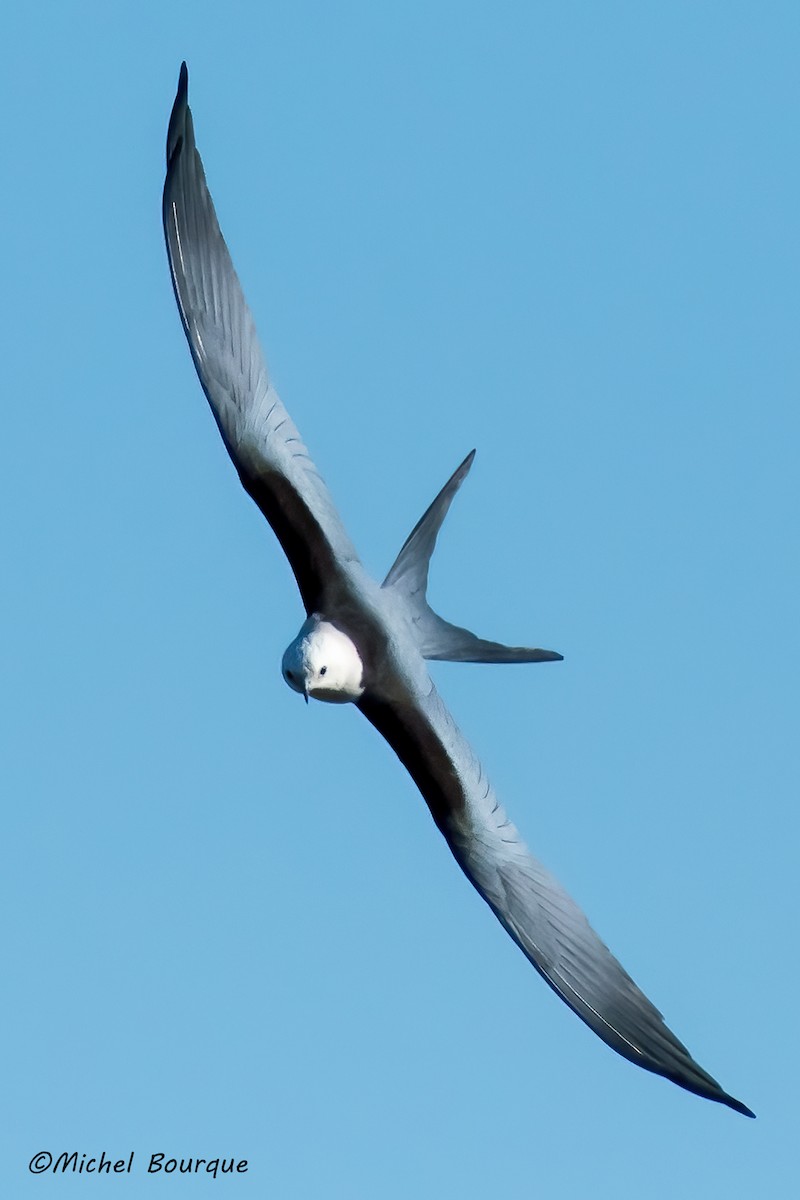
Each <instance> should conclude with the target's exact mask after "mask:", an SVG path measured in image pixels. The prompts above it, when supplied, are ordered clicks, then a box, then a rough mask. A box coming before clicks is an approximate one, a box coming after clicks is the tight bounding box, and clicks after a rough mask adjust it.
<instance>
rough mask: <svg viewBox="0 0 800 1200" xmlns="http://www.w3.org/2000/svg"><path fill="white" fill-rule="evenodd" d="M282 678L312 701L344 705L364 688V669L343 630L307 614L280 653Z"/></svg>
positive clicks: (355, 697)
mask: <svg viewBox="0 0 800 1200" xmlns="http://www.w3.org/2000/svg"><path fill="white" fill-rule="evenodd" d="M282 669H283V678H284V679H285V680H286V682H287V683H288V685H289V687H290V688H293V689H294V691H296V692H300V693H301V695H303V696H305V698H306V701H307V700H308V697H309V696H313V697H314V699H315V700H328V701H329V702H330V703H333V704H346V703H347V701H348V700H358V698H359V696H360V695H361V694H362V692H363V691H364V685H363V682H362V680H363V674H364V668H363V665H362V662H361V658H360V657H359V653H358V651H357V650H356V648H355V646H354V645H353V643H352V642H351V640H350V638H349V637H348V636H347V634H346V633H342V631H341V629H337V628H336V626H335V625H331V623H330V622H329V621H323V620H322V619H321V618H320V617H317V616H313V617H309V618H308V620H307V621H306V623H305V625H303V627H302V629H301V630H300V632H299V633H298V635H297V637H296V638H295V639H294V641H293V642H291V643H290V645H289V646H288V647H287V649H286V652H285V654H284V656H283V663H282Z"/></svg>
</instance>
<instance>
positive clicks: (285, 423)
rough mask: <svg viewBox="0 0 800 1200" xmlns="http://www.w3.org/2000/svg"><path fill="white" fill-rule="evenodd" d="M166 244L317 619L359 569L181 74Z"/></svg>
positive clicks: (232, 434)
mask: <svg viewBox="0 0 800 1200" xmlns="http://www.w3.org/2000/svg"><path fill="white" fill-rule="evenodd" d="M163 218H164V235H165V238H166V243H167V254H168V257H169V264H170V270H171V273H172V282H173V286H174V289H175V298H176V300H177V302H178V308H179V310H180V314H181V319H182V321H183V327H184V330H185V333H186V338H187V340H188V342H189V349H190V350H191V353H192V358H193V360H194V364H195V367H196V368H197V373H198V375H199V377H200V382H201V384H202V386H203V390H204V392H205V394H206V397H207V398H208V402H209V404H210V406H211V411H212V412H213V414H214V417H215V419H216V422H217V425H218V426H219V430H220V433H221V434H222V438H223V441H224V442H225V445H226V447H227V450H228V453H229V454H230V456H231V459H232V460H233V463H234V465H235V467H236V469H237V471H238V472H239V476H240V479H241V481H242V483H243V485H244V487H245V488H246V490H247V491H248V492H249V494H250V495H251V496H252V498H253V499H254V500H255V502H256V504H257V505H258V506H259V508H260V509H261V510H262V512H263V513H264V515H265V516H266V517H267V520H268V521H269V522H270V524H271V525H272V527H273V529H274V530H275V533H276V534H277V536H278V539H279V541H280V542H281V545H282V546H283V549H284V551H285V552H286V555H287V557H288V559H289V562H290V564H291V566H292V569H293V571H294V573H295V576H296V577H297V582H298V585H299V587H300V592H301V595H302V597H303V601H304V603H305V606H306V609H307V611H308V612H309V613H310V612H312V611H314V609H315V608H317V607H318V606H319V604H320V597H321V594H322V591H323V589H324V588H325V587H331V586H332V585H333V586H335V583H336V581H337V578H338V576H339V572H340V570H341V567H342V565H343V564H344V563H346V562H355V561H357V556H356V552H355V549H354V548H353V545H352V543H351V541H350V539H349V537H348V536H347V533H346V532H345V529H344V526H343V525H342V523H341V520H340V519H339V516H338V514H337V512H336V509H335V507H334V504H333V501H332V499H331V496H330V493H329V492H328V489H327V487H326V486H325V484H324V483H323V481H322V479H321V477H320V475H319V474H318V472H317V470H316V467H315V466H314V464H313V462H312V460H311V458H310V456H309V454H308V451H307V449H306V447H305V446H304V445H303V442H302V440H301V438H300V435H299V433H298V431H297V428H296V426H295V425H294V422H293V421H292V419H291V417H290V416H289V414H288V413H287V411H286V409H285V408H284V406H283V404H282V403H281V401H280V399H279V398H278V394H277V392H276V391H275V388H274V387H273V386H272V384H271V382H270V379H269V374H268V371H267V365H266V362H265V361H264V357H263V354H262V352H261V347H260V346H259V343H258V338H257V335H256V330H255V325H254V323H253V318H252V316H251V314H250V310H249V309H248V307H247V303H246V301H245V298H244V295H243V293H242V289H241V286H240V284H239V280H238V278H237V275H236V272H235V270H234V267H233V263H232V262H231V257H230V254H229V253H228V248H227V246H226V245H225V241H224V238H223V236H222V233H221V231H220V228H219V224H218V222H217V217H216V213H215V211H214V205H213V202H212V200H211V196H210V194H209V191H208V188H207V186H206V180H205V173H204V171H203V164H202V161H201V159H200V155H199V153H198V151H197V147H196V146H195V140H194V128H193V122H192V114H191V111H190V109H189V105H188V74H187V71H186V64H185V63H184V65H183V66H182V67H181V73H180V80H179V83H178V92H177V95H176V97H175V104H174V106H173V110H172V115H171V118H170V123H169V133H168V135H167V176H166V181H165V184H164V200H163Z"/></svg>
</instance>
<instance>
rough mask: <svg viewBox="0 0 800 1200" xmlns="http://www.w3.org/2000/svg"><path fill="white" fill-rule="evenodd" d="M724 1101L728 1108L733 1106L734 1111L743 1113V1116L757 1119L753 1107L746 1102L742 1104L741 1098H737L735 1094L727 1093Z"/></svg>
mask: <svg viewBox="0 0 800 1200" xmlns="http://www.w3.org/2000/svg"><path fill="white" fill-rule="evenodd" d="M724 1103H725V1104H727V1106H728V1108H732V1109H733V1111H734V1112H738V1113H741V1114H742V1116H743V1117H752V1119H753V1120H754V1121H755V1119H756V1114H755V1113H754V1112H753V1110H752V1108H748V1107H747V1105H746V1104H742V1102H741V1100H735V1099H734V1097H733V1096H728V1095H726V1096H725V1100H724Z"/></svg>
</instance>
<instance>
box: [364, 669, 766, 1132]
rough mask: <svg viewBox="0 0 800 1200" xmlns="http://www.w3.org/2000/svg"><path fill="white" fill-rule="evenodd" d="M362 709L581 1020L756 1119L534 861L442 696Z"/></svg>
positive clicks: (368, 699) (495, 907) (683, 1083)
mask: <svg viewBox="0 0 800 1200" xmlns="http://www.w3.org/2000/svg"><path fill="white" fill-rule="evenodd" d="M358 707H359V708H360V709H361V711H362V712H363V713H364V715H365V716H366V717H367V719H368V720H369V721H370V722H371V723H372V724H373V725H374V726H375V728H376V729H377V730H378V731H379V732H380V733H381V734H382V735H383V736H384V737H385V738H386V740H387V742H388V743H389V745H390V746H391V747H392V749H393V750H394V751H395V753H396V754H397V755H398V757H399V758H400V760H401V762H402V763H403V764H404V765H405V767H406V768H407V769H408V771H409V773H410V775H411V776H412V778H413V779H414V782H415V783H416V784H417V787H418V788H419V790H420V791H421V792H422V795H423V797H424V798H425V801H426V802H427V804H428V807H429V808H430V810H431V813H432V815H433V817H434V820H435V821H436V824H437V825H438V826H439V829H440V830H441V831H442V833H443V834H444V836H445V838H446V840H447V844H448V845H449V847H450V849H451V851H452V852H453V855H454V857H455V859H456V862H457V863H458V865H459V866H460V867H461V869H462V871H463V872H464V874H465V875H466V876H467V878H468V879H469V880H470V882H471V883H472V884H473V885H474V887H475V888H476V889H477V890H478V892H480V894H481V896H483V898H484V900H485V901H486V902H487V904H488V905H489V907H490V908H491V909H492V911H493V912H494V914H495V916H496V917H497V919H498V920H499V921H500V923H501V925H503V926H504V928H505V929H506V930H507V931H508V933H510V934H511V937H512V938H513V939H514V941H515V942H516V943H517V945H518V946H519V947H520V949H521V950H522V951H523V953H524V954H525V955H526V956H527V957H528V958H529V959H530V961H531V962H532V963H533V965H534V967H536V970H537V971H538V972H539V974H540V975H542V976H543V977H544V979H545V980H546V981H547V982H548V983H549V984H550V987H551V988H552V989H553V991H554V992H556V993H557V994H558V995H559V996H560V997H561V999H562V1000H563V1001H564V1002H565V1003H566V1004H568V1005H569V1006H570V1008H571V1009H572V1010H573V1012H576V1013H577V1014H578V1016H579V1017H580V1018H581V1019H582V1020H583V1021H585V1022H586V1024H587V1025H588V1026H589V1028H590V1029H593V1030H594V1032H595V1033H596V1034H597V1035H598V1037H601V1038H602V1039H603V1041H604V1042H606V1043H607V1044H608V1045H609V1046H611V1048H612V1049H613V1050H616V1051H617V1053H618V1054H622V1055H623V1056H624V1057H625V1058H628V1059H630V1061H631V1062H633V1063H636V1064H637V1066H640V1067H644V1068H645V1069H646V1070H648V1071H654V1072H655V1073H656V1074H658V1075H663V1076H665V1077H666V1078H667V1079H671V1080H672V1081H673V1083H677V1084H679V1085H680V1087H683V1088H686V1089H687V1090H688V1091H690V1092H696V1093H697V1095H699V1096H705V1097H706V1098H708V1099H709V1100H718V1101H719V1102H720V1103H722V1104H727V1105H728V1106H729V1107H730V1108H733V1109H736V1111H737V1112H740V1113H743V1114H744V1115H745V1116H748V1117H752V1116H753V1115H754V1114H753V1113H752V1112H751V1111H750V1109H749V1108H747V1107H746V1106H745V1105H744V1104H742V1103H741V1102H740V1101H739V1100H735V1099H734V1098H733V1097H732V1096H729V1095H728V1094H727V1092H724V1091H723V1090H722V1088H721V1087H720V1086H719V1084H718V1083H717V1082H716V1080H715V1079H712V1077H711V1076H710V1075H709V1074H707V1072H706V1071H704V1070H703V1068H702V1067H700V1066H699V1065H698V1064H697V1063H696V1062H695V1061H694V1059H693V1058H692V1056H691V1054H690V1053H689V1051H688V1050H687V1049H686V1047H685V1046H684V1045H683V1044H682V1043H681V1042H679V1041H678V1039H677V1038H676V1037H675V1035H674V1034H673V1033H672V1032H671V1031H670V1030H669V1029H668V1028H667V1026H666V1025H665V1024H664V1019H663V1017H662V1016H661V1013H660V1012H659V1011H658V1009H656V1008H655V1007H654V1005H652V1004H651V1003H650V1001H649V1000H648V999H647V997H646V996H645V995H644V993H643V992H642V991H640V989H639V988H638V987H637V986H636V984H635V983H634V982H633V980H632V979H631V977H630V976H629V975H628V974H627V972H626V971H625V970H623V968H622V967H621V966H620V964H619V963H618V962H617V960H616V959H615V958H614V956H613V954H612V953H611V951H610V950H609V949H608V947H607V946H605V945H604V943H603V942H602V941H601V940H600V938H599V937H598V936H597V934H596V933H595V932H594V930H593V929H592V927H591V926H590V925H589V922H588V921H587V920H586V917H585V916H584V914H583V913H582V912H581V910H580V908H578V906H577V904H576V903H575V901H574V900H573V899H572V898H571V897H570V896H568V895H567V893H566V892H565V891H564V889H563V888H562V887H561V885H560V884H559V883H558V881H557V880H556V879H554V878H553V876H552V875H551V874H550V873H549V872H548V871H546V870H545V868H544V867H543V866H542V865H541V863H539V862H537V861H536V859H535V858H533V856H532V855H531V854H530V852H529V851H528V849H527V847H526V846H525V844H524V843H523V841H522V839H521V837H520V835H519V833H518V831H517V829H516V828H515V827H514V825H512V823H511V822H510V821H509V819H508V817H507V816H506V814H505V811H504V810H503V808H502V807H501V805H500V803H499V801H498V800H497V798H496V796H495V794H494V791H493V789H492V787H491V785H490V783H489V781H488V779H487V778H486V776H485V775H484V773H483V770H482V768H481V765H480V763H479V762H478V760H477V758H476V757H475V755H474V754H473V752H472V750H471V749H470V747H469V745H468V743H467V742H466V740H465V739H464V737H463V736H462V734H461V733H460V732H459V731H458V729H457V728H456V726H455V724H454V722H453V719H452V717H451V716H450V713H449V712H448V710H447V708H446V706H445V705H444V703H443V702H442V700H441V698H440V696H439V695H438V693H437V692H436V690H435V689H433V690H432V691H431V692H430V694H429V695H427V696H425V697H420V696H419V695H417V696H416V697H414V698H409V699H408V700H407V701H405V702H403V703H398V701H397V700H396V699H394V700H392V701H391V702H387V701H383V700H381V699H376V698H375V697H374V696H370V695H366V696H365V697H363V698H362V699H361V700H360V701H359V703H358Z"/></svg>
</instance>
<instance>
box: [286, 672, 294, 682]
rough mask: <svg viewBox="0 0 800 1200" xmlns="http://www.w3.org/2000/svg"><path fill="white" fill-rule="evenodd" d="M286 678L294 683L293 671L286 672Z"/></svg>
mask: <svg viewBox="0 0 800 1200" xmlns="http://www.w3.org/2000/svg"><path fill="white" fill-rule="evenodd" d="M286 678H287V679H291V680H292V682H294V671H287V672H286Z"/></svg>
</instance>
